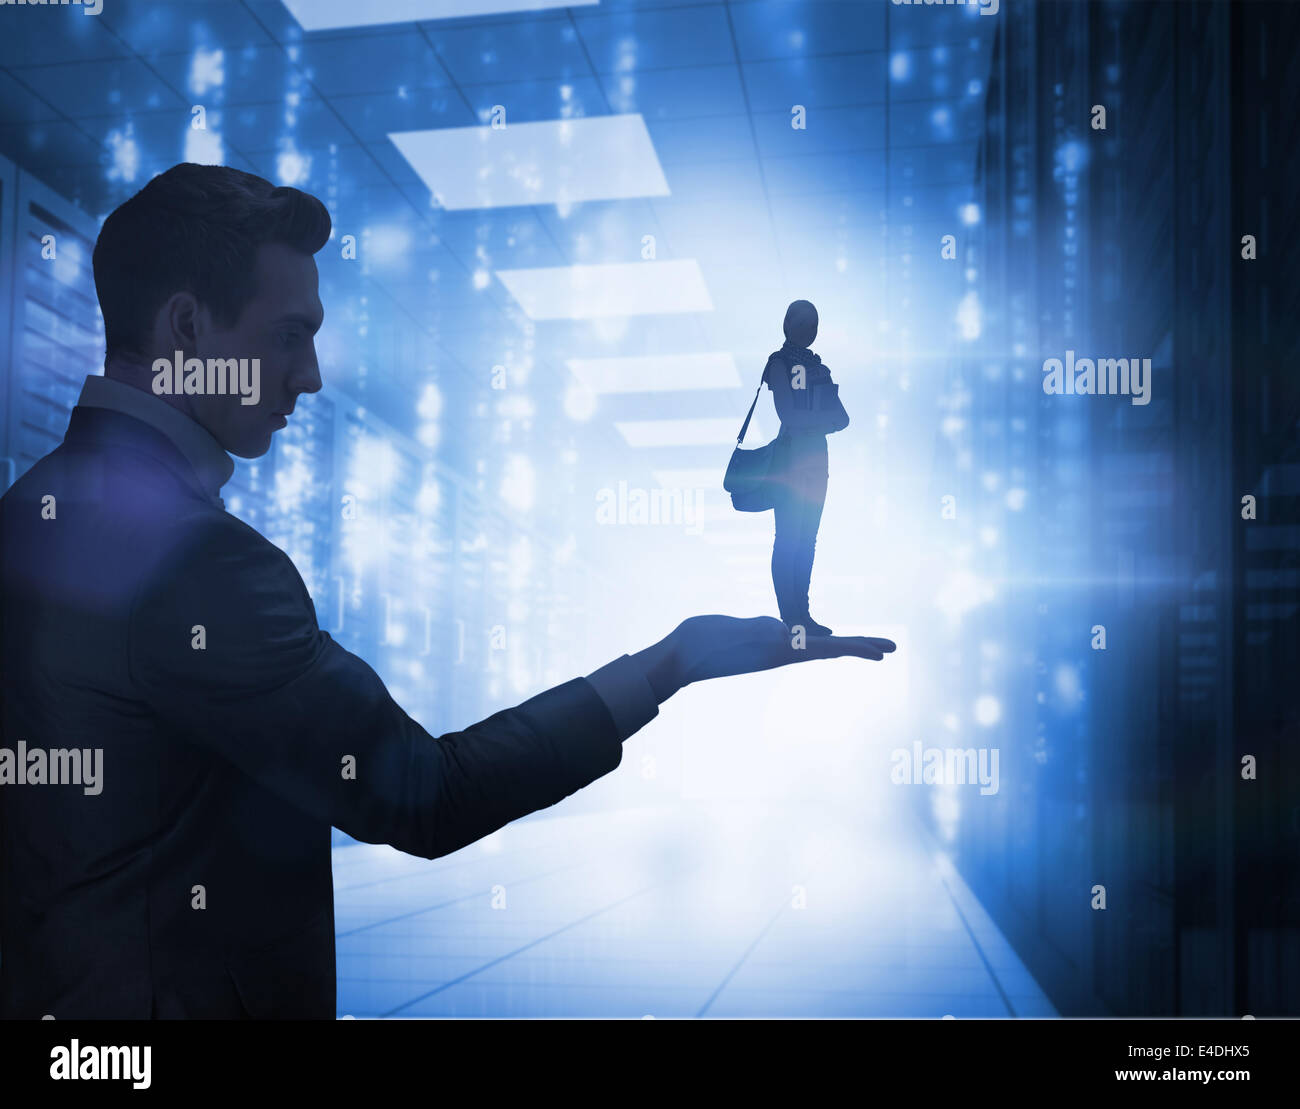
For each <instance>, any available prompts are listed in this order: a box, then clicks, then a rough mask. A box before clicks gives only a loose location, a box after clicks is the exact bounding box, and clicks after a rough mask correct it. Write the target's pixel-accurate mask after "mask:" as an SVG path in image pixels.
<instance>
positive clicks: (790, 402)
mask: <svg viewBox="0 0 1300 1109" xmlns="http://www.w3.org/2000/svg"><path fill="white" fill-rule="evenodd" d="M763 376H764V377H765V378H766V379H767V385H768V388H769V389H771V390H772V400H773V402H774V403H775V404H776V414H777V416H779V417H780V419H781V426H782V427H783V428H785V430H786V431H787V433H788V432H797V431H817V430H819V428H820V420H819V417H818V414H817V413H816V412H813V411H812V392H811V390H808V389H794V388H792V387H791V385H790V373H789V371H788V370H786V368H785V364H784V363H783V362H781V361H779V360H778V359H775V358H773V359H770V360H769V361H768V363H767V369H766V370H765V371H764V375H763Z"/></svg>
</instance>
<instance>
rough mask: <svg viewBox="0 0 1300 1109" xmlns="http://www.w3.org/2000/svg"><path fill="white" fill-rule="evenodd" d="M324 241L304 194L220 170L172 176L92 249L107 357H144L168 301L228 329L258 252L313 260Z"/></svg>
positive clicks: (183, 168) (118, 215) (110, 225)
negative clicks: (180, 301)
mask: <svg viewBox="0 0 1300 1109" xmlns="http://www.w3.org/2000/svg"><path fill="white" fill-rule="evenodd" d="M329 237H330V217H329V213H328V212H327V211H326V210H325V205H323V204H322V203H321V202H320V201H319V200H317V199H316V197H314V196H311V195H310V194H309V193H305V192H301V191H299V190H298V189H293V188H288V187H285V186H280V187H276V186H275V185H272V184H271V182H270V181H267V180H266V179H265V178H262V177H257V176H256V175H254V174H251V173H245V172H244V171H243V170H238V169H231V168H230V167H229V166H200V165H195V164H193V163H192V162H183V163H181V164H180V165H176V166H172V168H171V169H169V170H168V171H167V172H166V173H161V174H159V175H158V176H157V177H155V178H154V179H153V180H152V181H150V182H149V183H148V184H147V185H145V187H144V188H143V189H141V190H140V191H139V192H138V193H136V194H135V195H134V196H133V197H131V198H130V199H129V200H127V201H126V202H125V203H123V204H122V205H120V206H119V207H117V208H115V209H114V210H113V212H112V213H111V214H110V215H109V217H108V218H107V219H106V220H105V221H104V226H103V227H102V228H101V229H100V232H99V238H98V239H97V240H96V242H95V253H94V260H93V264H94V270H95V291H96V293H97V294H98V295H99V307H100V310H101V311H102V312H103V315H104V338H105V345H106V347H107V355H108V357H110V358H111V357H113V356H114V355H117V354H125V353H135V354H144V353H147V350H148V344H149V334H150V331H151V330H152V328H153V323H154V318H155V317H156V316H157V314H158V310H159V309H160V308H161V307H162V306H163V305H164V304H165V303H166V302H167V299H168V298H169V297H170V296H172V295H173V294H175V293H178V292H189V293H192V294H193V295H194V297H195V299H197V300H198V301H199V302H200V303H202V304H204V305H206V306H207V307H208V309H209V310H210V311H211V312H212V314H213V316H214V318H215V319H216V320H217V322H218V323H220V324H222V325H223V326H226V327H229V326H231V325H233V324H234V323H235V322H236V321H237V320H238V319H239V316H240V314H241V313H242V312H243V310H244V307H245V306H246V305H247V304H248V302H249V301H251V300H252V299H253V297H254V296H255V295H256V293H257V290H256V288H254V285H253V280H254V279H253V273H254V268H253V264H254V258H255V255H256V253H257V248H258V247H259V246H261V245H262V244H263V243H282V244H284V245H285V246H289V247H292V248H294V249H295V250H300V251H302V252H303V253H304V254H315V253H316V252H317V251H318V250H320V248H321V247H323V246H324V245H325V243H326V242H327V241H328V239H329Z"/></svg>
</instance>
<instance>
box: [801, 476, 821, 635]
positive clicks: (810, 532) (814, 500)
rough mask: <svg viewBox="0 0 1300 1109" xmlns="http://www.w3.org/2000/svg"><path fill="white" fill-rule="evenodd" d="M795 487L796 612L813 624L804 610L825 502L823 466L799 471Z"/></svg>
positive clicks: (806, 621) (805, 608) (806, 604)
mask: <svg viewBox="0 0 1300 1109" xmlns="http://www.w3.org/2000/svg"><path fill="white" fill-rule="evenodd" d="M800 478H801V481H800V488H799V503H800V512H799V539H798V546H797V551H798V561H797V563H796V566H795V570H796V573H797V577H796V578H795V589H796V591H797V596H798V599H799V604H800V610H799V611H800V615H801V616H802V617H804V621H803V622H804V623H805V624H806V625H811V624H815V623H816V621H814V620H813V619H812V617H811V616H810V615H809V612H808V589H809V586H810V585H811V584H812V568H813V559H814V557H815V555H816V551H817V531H818V529H819V528H820V527H821V521H822V509H823V508H824V507H825V504H826V484H827V475H826V472H825V471H824V470H818V469H813V470H810V471H808V472H807V473H804V474H801V475H800Z"/></svg>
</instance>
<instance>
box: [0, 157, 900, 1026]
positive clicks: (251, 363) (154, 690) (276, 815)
mask: <svg viewBox="0 0 1300 1109" xmlns="http://www.w3.org/2000/svg"><path fill="white" fill-rule="evenodd" d="M329 234H330V220H329V216H328V214H327V213H326V211H325V208H324V206H323V205H322V204H321V203H320V202H319V201H318V200H317V199H315V198H314V197H312V196H309V195H307V194H305V193H303V192H300V191H298V190H296V189H291V188H276V187H273V186H272V185H271V184H270V183H269V182H267V181H265V180H263V179H261V178H259V177H255V176H252V175H250V174H247V173H242V172H240V171H238V170H234V169H229V168H225V167H204V166H196V165H190V164H184V165H178V166H175V167H173V168H172V169H171V170H169V171H167V172H166V173H164V174H162V175H160V176H158V177H156V178H154V179H153V180H152V181H151V182H150V183H149V184H148V185H146V186H145V187H144V188H143V189H142V190H141V191H140V192H139V193H137V194H136V195H135V196H134V197H132V198H131V199H130V200H128V201H127V202H126V203H124V204H123V205H122V206H121V207H119V208H117V209H116V210H115V211H114V212H113V213H112V214H111V215H110V216H109V217H108V219H107V220H106V221H105V223H104V226H103V229H102V231H101V232H100V235H99V238H98V241H97V243H96V246H95V251H94V273H95V285H96V290H97V292H98V296H99V301H100V306H101V308H102V311H103V317H104V327H105V333H106V355H105V361H104V376H103V377H99V376H93V375H92V376H89V377H87V379H86V383H85V387H84V389H83V391H82V394H81V397H80V401H79V403H78V405H77V406H76V408H74V409H73V412H72V417H71V420H70V422H69V425H68V431H67V434H66V436H65V438H64V440H63V443H62V444H61V445H60V446H59V447H58V448H57V449H55V450H54V451H52V452H51V453H50V454H49V455H47V456H46V457H45V458H43V459H41V460H40V461H39V462H38V463H37V464H36V465H35V466H34V467H32V469H31V470H30V471H28V473H26V474H25V475H24V476H23V477H22V478H21V479H20V480H19V481H18V482H17V483H16V484H15V485H14V486H13V487H12V488H11V489H10V490H9V491H8V492H7V493H6V494H5V496H4V497H3V498H0V529H2V530H0V649H2V651H3V666H4V681H3V714H2V716H0V719H2V720H3V732H2V733H0V740H2V743H0V747H2V748H3V751H0V755H3V756H5V757H3V758H0V1016H4V1017H23V1018H41V1017H44V1016H53V1017H55V1018H57V1019H66V1018H108V1017H140V1018H144V1017H160V1018H172V1017H217V1018H228V1017H254V1018H269V1017H319V1018H330V1019H332V1018H333V1016H334V1015H335V970H334V904H333V887H332V881H331V873H330V827H331V825H333V826H336V827H339V828H341V829H343V830H344V831H345V832H347V833H349V834H350V835H352V836H354V837H355V838H357V839H359V840H363V841H366V842H370V843H387V844H391V845H392V846H394V847H396V848H398V849H399V850H402V851H406V852H409V853H411V854H414V855H419V856H423V857H425V858H436V857H438V856H440V855H445V854H447V853H449V852H452V851H455V850H457V849H459V848H461V847H463V846H465V845H466V844H468V843H471V842H473V841H474V840H477V839H479V838H480V837H482V836H485V835H487V834H488V833H490V832H492V831H494V830H495V829H497V828H500V827H501V826H502V825H504V824H507V823H509V822H510V821H512V820H515V819H517V818H518V817H521V816H523V815H525V814H526V813H529V812H532V811H535V810H537V809H540V808H543V807H545V806H548V805H553V804H555V803H556V802H558V801H560V800H561V799H563V798H564V797H566V796H568V795H569V794H571V793H573V792H574V791H575V790H578V789H580V788H582V787H583V786H585V785H587V784H588V783H590V782H592V781H593V780H595V779H596V778H598V777H600V776H601V775H603V774H606V773H608V772H609V771H610V770H613V769H614V768H615V767H616V766H617V765H618V764H619V761H620V759H621V757H622V742H623V740H625V739H626V738H627V737H628V736H630V735H631V734H632V733H634V732H635V731H637V730H638V729H639V728H641V727H642V726H643V725H645V724H646V723H647V722H648V721H649V720H650V719H652V718H653V717H654V716H655V715H656V714H657V713H658V706H659V705H660V704H662V703H663V702H664V701H666V700H667V699H668V698H669V697H671V696H672V695H673V694H674V693H675V692H676V691H677V690H679V689H681V688H682V687H683V686H686V685H689V684H691V683H692V682H697V681H702V680H705V679H708V678H715V677H721V676H725V675H729V674H740V673H745V672H748V671H757V670H764V669H769V668H772V667H776V666H782V665H785V664H787V663H792V662H800V661H804V660H807V659H813V658H832V657H838V656H843V655H849V656H855V657H858V658H863V659H875V660H879V659H881V658H882V657H883V655H884V654H885V653H886V652H889V651H892V650H893V649H894V645H893V644H892V643H890V642H889V641H888V640H884V639H871V638H863V637H854V638H840V639H834V638H831V639H821V640H812V641H809V642H808V643H807V646H806V648H805V649H802V650H796V649H794V648H793V647H792V645H791V638H790V636H789V633H788V632H787V630H786V628H785V627H784V626H783V625H782V624H781V622H780V621H778V620H775V619H772V618H766V617H758V618H754V619H735V618H731V617H727V616H696V617H693V618H690V619H688V620H685V621H683V622H682V623H681V624H680V625H678V627H677V628H675V629H674V630H673V631H672V632H670V633H669V634H668V635H667V636H666V637H665V638H664V639H662V640H660V641H659V642H658V643H655V644H653V645H652V646H650V647H647V648H645V649H644V650H640V651H637V652H636V653H635V654H631V655H623V656H621V657H620V658H617V659H615V660H613V661H612V662H610V663H608V664H607V665H605V666H602V667H600V668H599V669H598V670H596V671H594V672H593V673H591V674H589V675H587V676H586V677H575V678H573V679H572V680H570V681H567V682H565V683H564V684H562V685H559V686H556V687H555V688H553V689H548V690H545V691H544V692H541V693H539V694H537V695H536V696H534V697H531V698H530V699H528V700H526V701H524V702H523V703H522V704H520V705H517V706H515V707H514V708H509V709H505V710H503V711H501V712H497V713H494V714H493V715H492V716H490V717H488V718H487V719H486V720H483V721H482V722H480V723H477V724H474V725H472V726H470V727H467V728H465V729H464V730H463V731H457V732H452V733H449V734H447V735H442V736H437V737H435V736H431V735H429V734H428V733H427V732H426V731H424V730H423V729H422V728H421V727H420V726H419V725H418V724H416V723H415V722H414V721H413V720H412V719H411V718H410V717H409V716H407V715H406V713H405V712H403V711H402V709H401V708H400V707H399V706H398V705H397V704H396V703H395V702H394V701H393V699H392V698H391V697H390V696H389V695H388V692H387V690H386V689H385V688H384V685H383V683H382V682H381V681H380V679H379V677H378V676H377V675H376V674H375V672H374V671H373V670H372V669H371V668H370V667H369V666H367V665H366V663H365V662H363V661H362V660H361V659H359V658H357V657H356V656H355V655H352V654H350V653H349V652H348V651H346V650H344V649H343V648H342V647H340V646H339V645H338V644H337V643H335V642H334V641H333V640H332V639H331V638H330V636H329V635H328V634H327V633H325V632H323V631H321V630H320V628H319V627H318V626H317V623H316V615H315V611H314V609H313V607H312V602H311V599H310V597H309V596H308V594H307V590H306V588H305V587H304V585H303V582H302V579H301V578H300V577H299V575H298V573H297V571H296V570H295V569H294V566H293V564H292V563H291V562H290V561H289V559H288V557H287V556H286V555H285V554H284V553H283V552H281V551H280V550H279V549H277V548H276V547H275V546H273V545H272V544H271V543H270V542H268V541H267V540H266V539H264V538H263V537H262V536H261V535H259V534H258V533H257V532H256V531H254V530H253V529H252V528H250V527H248V526H247V525H246V524H244V523H242V522H241V521H239V520H238V519H236V518H235V517H234V516H231V515H229V514H227V513H226V512H225V510H224V505H223V503H222V500H221V497H220V489H221V486H222V484H223V483H224V482H225V481H226V480H227V479H228V478H229V477H230V475H231V471H232V469H233V462H232V461H231V458H230V455H232V454H233V455H238V456H240V457H244V458H255V457H258V456H259V455H262V454H264V453H265V452H266V451H267V450H268V449H269V447H270V443H271V438H272V436H273V435H274V433H275V431H276V430H278V429H279V428H281V427H283V426H285V422H286V420H287V418H289V417H290V416H291V415H292V413H293V410H294V405H295V404H296V402H297V399H298V398H299V397H300V396H301V395H302V394H304V393H311V392H315V391H316V390H318V389H320V387H321V377H320V371H319V368H318V366H317V361H316V353H315V345H314V338H313V337H314V335H315V333H316V331H317V330H318V329H319V328H320V326H321V322H322V319H323V316H324V311H323V307H322V305H321V302H320V299H319V296H318V292H317V289H318V285H317V272H316V265H315V262H314V260H313V255H314V254H315V253H316V252H317V251H318V250H320V248H321V247H322V246H323V245H324V244H325V242H326V240H327V239H328V238H329ZM84 751H90V752H95V751H98V752H102V759H101V764H102V773H101V776H100V780H99V791H98V792H97V793H91V792H89V791H88V789H87V788H85V787H84V785H83V784H77V783H76V781H75V778H72V779H70V778H68V777H67V776H66V771H67V770H68V768H69V766H72V765H75V759H74V758H73V755H75V754H76V753H79V752H84ZM348 767H353V768H354V769H353V771H352V772H345V770H346V768H348ZM60 768H61V770H62V772H64V776H63V777H62V778H61V777H60V773H59V770H60Z"/></svg>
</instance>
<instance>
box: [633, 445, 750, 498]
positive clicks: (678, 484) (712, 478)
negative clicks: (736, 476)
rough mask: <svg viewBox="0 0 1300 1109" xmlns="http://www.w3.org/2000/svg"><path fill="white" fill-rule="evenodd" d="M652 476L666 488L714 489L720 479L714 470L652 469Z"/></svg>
mask: <svg viewBox="0 0 1300 1109" xmlns="http://www.w3.org/2000/svg"><path fill="white" fill-rule="evenodd" d="M745 438H746V439H748V438H749V436H748V435H747V436H745ZM651 476H652V477H653V478H654V479H655V481H657V482H658V483H659V484H660V485H662V486H663V487H664V488H665V489H712V488H713V486H714V485H715V484H716V483H717V481H718V475H717V473H716V472H715V471H713V470H652V471H651Z"/></svg>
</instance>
